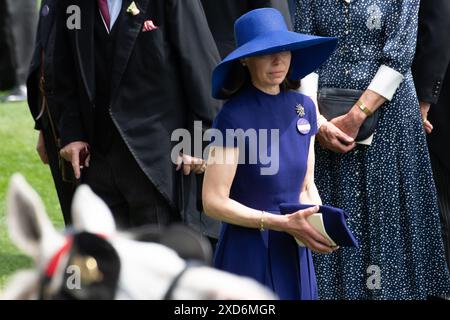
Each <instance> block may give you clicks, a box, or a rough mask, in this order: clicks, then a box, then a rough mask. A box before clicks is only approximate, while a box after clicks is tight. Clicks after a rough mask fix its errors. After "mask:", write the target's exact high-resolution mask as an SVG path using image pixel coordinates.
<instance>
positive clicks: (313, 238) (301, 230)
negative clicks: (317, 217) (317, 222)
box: [285, 206, 338, 253]
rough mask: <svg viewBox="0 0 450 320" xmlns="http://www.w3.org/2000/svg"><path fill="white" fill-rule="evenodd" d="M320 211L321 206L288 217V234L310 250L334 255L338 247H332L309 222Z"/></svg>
mask: <svg viewBox="0 0 450 320" xmlns="http://www.w3.org/2000/svg"><path fill="white" fill-rule="evenodd" d="M318 211H319V206H315V207H311V208H308V209H305V210H299V211H297V212H294V213H292V214H289V215H286V216H285V217H286V218H287V223H286V228H285V229H286V230H285V231H286V232H287V233H289V234H290V235H292V236H293V237H295V238H296V239H298V240H300V241H301V242H303V243H304V244H305V245H306V246H307V247H308V248H309V249H311V250H313V251H315V252H318V253H332V252H333V251H336V250H337V249H338V248H337V247H332V243H331V242H330V241H329V240H328V239H326V238H325V237H324V236H323V235H322V234H321V233H320V232H319V231H317V230H316V229H314V227H313V226H311V224H310V223H309V222H308V221H307V218H308V217H309V216H311V215H313V214H314V213H317V212H318Z"/></svg>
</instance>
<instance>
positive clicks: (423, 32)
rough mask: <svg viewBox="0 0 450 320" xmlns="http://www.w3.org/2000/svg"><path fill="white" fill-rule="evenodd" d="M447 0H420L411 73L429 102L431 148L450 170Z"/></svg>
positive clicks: (423, 98)
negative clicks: (430, 105)
mask: <svg viewBox="0 0 450 320" xmlns="http://www.w3.org/2000/svg"><path fill="white" fill-rule="evenodd" d="M449 17H450V1H448V0H434V1H421V4H420V12H419V33H418V38H417V52H416V57H415V59H414V63H413V75H414V81H415V84H416V88H417V94H418V97H419V100H420V101H425V102H428V103H431V104H432V107H431V110H430V113H429V120H430V121H431V123H432V124H433V125H434V130H433V132H432V134H430V135H429V136H428V144H429V147H430V152H432V153H433V154H434V155H436V156H437V157H438V158H439V159H440V160H441V162H442V164H444V165H445V166H446V167H447V169H449V170H450V149H449V148H448V143H449V142H448V141H449V139H450V68H449V66H450V18H449Z"/></svg>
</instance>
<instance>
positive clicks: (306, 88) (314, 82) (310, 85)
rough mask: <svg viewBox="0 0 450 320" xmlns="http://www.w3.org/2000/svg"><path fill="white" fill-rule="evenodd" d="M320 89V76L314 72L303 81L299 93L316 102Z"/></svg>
mask: <svg viewBox="0 0 450 320" xmlns="http://www.w3.org/2000/svg"><path fill="white" fill-rule="evenodd" d="M318 88H319V75H318V74H317V73H314V72H313V73H310V74H308V75H307V76H306V77H304V78H303V79H302V80H301V85H300V89H299V90H298V92H300V93H301V94H304V95H305V96H308V97H310V98H311V99H313V100H314V98H316V97H317V90H318Z"/></svg>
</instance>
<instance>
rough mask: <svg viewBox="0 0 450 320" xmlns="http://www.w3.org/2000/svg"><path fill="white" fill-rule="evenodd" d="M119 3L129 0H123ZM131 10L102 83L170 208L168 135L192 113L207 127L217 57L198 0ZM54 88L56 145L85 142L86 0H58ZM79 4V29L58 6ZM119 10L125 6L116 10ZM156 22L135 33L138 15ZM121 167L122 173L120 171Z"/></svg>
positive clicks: (88, 93)
mask: <svg viewBox="0 0 450 320" xmlns="http://www.w3.org/2000/svg"><path fill="white" fill-rule="evenodd" d="M123 1H124V8H127V7H128V6H129V4H131V2H132V1H131V0H123ZM134 2H135V3H136V5H137V7H138V8H139V10H140V13H139V14H137V15H135V16H134V15H132V14H131V13H127V12H124V13H123V18H122V21H121V24H120V25H119V28H120V29H119V30H117V31H118V34H117V46H116V49H115V56H114V65H113V69H112V76H111V81H110V83H105V85H108V86H110V88H111V93H112V95H111V101H110V114H111V117H112V119H113V122H114V123H115V125H116V127H117V129H118V131H119V133H120V135H121V137H122V138H123V140H124V141H125V143H126V145H127V146H128V148H129V149H130V151H131V153H132V154H133V156H134V157H135V159H136V161H137V162H138V164H139V166H140V167H141V168H142V170H143V171H144V173H145V174H146V175H147V177H148V178H149V179H150V180H151V182H152V183H153V184H154V185H155V187H156V188H157V189H158V190H159V191H160V192H161V194H162V195H163V196H164V197H165V198H166V200H167V201H168V203H169V204H170V205H171V206H172V207H174V208H177V207H178V206H177V200H178V199H177V198H178V188H177V182H176V181H177V176H176V172H175V165H174V164H173V163H172V161H171V150H172V147H173V146H174V144H175V143H174V142H172V141H171V134H172V132H173V131H174V130H175V129H178V128H190V127H191V122H192V120H194V119H195V120H201V121H203V124H204V125H205V126H209V125H210V124H211V123H212V120H213V118H214V116H215V114H216V112H217V111H218V109H219V108H220V106H221V104H220V102H219V101H216V100H214V99H213V98H212V97H211V90H210V85H211V74H212V70H213V68H214V67H215V66H216V64H217V63H218V61H219V59H220V57H219V54H218V52H217V49H216V47H215V43H214V39H213V38H212V36H211V33H210V31H209V29H208V26H207V21H206V18H205V15H204V12H203V10H202V7H201V3H200V0H152V1H150V0H135V1H134ZM58 5H59V11H58V17H57V38H56V51H55V67H56V68H57V70H58V76H57V80H56V83H57V86H56V90H55V92H56V95H57V97H58V100H59V101H60V103H61V105H62V106H63V114H62V118H61V121H60V131H61V138H62V145H66V144H68V143H70V142H73V141H80V140H81V141H87V142H88V143H91V144H92V141H93V134H94V125H95V123H94V112H93V111H94V108H95V105H94V101H95V93H96V88H95V74H94V70H95V68H94V32H93V28H94V15H95V14H98V11H97V10H96V9H95V8H96V5H95V1H93V0H59V1H58ZM70 5H77V6H78V7H79V8H80V9H81V28H80V29H79V30H78V29H74V30H69V29H68V28H66V20H67V18H68V17H69V15H67V14H66V8H67V7H68V6H70ZM124 10H125V9H124ZM147 20H151V21H153V23H154V25H156V26H158V29H155V30H152V31H148V32H143V31H142V28H143V24H144V22H145V21H147ZM124 174H126V172H124Z"/></svg>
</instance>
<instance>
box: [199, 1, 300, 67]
mask: <svg viewBox="0 0 450 320" xmlns="http://www.w3.org/2000/svg"><path fill="white" fill-rule="evenodd" d="M202 4H203V9H204V10H205V14H206V18H207V20H208V24H209V28H210V29H211V32H212V35H213V37H214V40H215V41H216V45H217V48H218V49H219V53H220V56H221V58H222V59H223V58H225V57H226V56H227V55H228V54H229V53H230V52H231V51H233V50H234V48H235V44H234V22H235V21H236V20H237V18H239V17H240V16H242V15H243V14H244V13H247V12H249V11H251V10H253V9H258V8H265V7H272V8H275V9H278V10H279V11H280V12H281V13H282V14H283V16H284V18H285V20H286V23H287V25H288V27H289V29H290V30H292V20H291V15H290V11H289V6H288V2H287V0H227V1H217V0H202Z"/></svg>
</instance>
